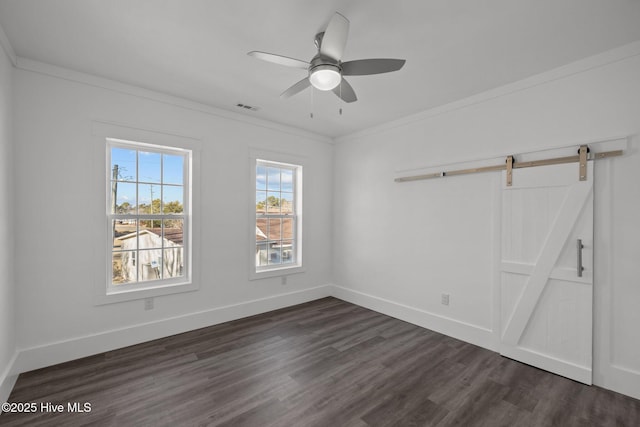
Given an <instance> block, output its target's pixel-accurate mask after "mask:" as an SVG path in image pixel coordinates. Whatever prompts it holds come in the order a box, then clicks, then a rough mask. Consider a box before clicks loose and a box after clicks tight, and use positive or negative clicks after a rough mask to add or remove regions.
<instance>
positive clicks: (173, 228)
mask: <svg viewBox="0 0 640 427" xmlns="http://www.w3.org/2000/svg"><path fill="white" fill-rule="evenodd" d="M163 223H164V229H163V233H164V234H163V236H164V247H165V248H172V247H176V246H182V245H184V234H183V226H184V220H182V219H165V220H164V221H163Z"/></svg>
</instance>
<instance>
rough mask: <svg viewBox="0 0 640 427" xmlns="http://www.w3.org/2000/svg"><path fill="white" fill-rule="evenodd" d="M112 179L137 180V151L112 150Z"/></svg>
mask: <svg viewBox="0 0 640 427" xmlns="http://www.w3.org/2000/svg"><path fill="white" fill-rule="evenodd" d="M110 178H111V179H115V180H118V181H135V180H136V150H129V149H126V148H118V147H112V148H111V176H110Z"/></svg>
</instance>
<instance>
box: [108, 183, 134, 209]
mask: <svg viewBox="0 0 640 427" xmlns="http://www.w3.org/2000/svg"><path fill="white" fill-rule="evenodd" d="M114 197H115V200H116V204H115V206H114V205H113V199H114ZM109 211H110V212H111V213H117V214H127V213H132V214H135V213H136V185H135V184H133V183H128V182H117V181H111V207H110V209H109Z"/></svg>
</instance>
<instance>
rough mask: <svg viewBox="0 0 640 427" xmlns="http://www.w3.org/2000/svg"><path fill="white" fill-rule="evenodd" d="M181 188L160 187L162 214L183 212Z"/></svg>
mask: <svg viewBox="0 0 640 427" xmlns="http://www.w3.org/2000/svg"><path fill="white" fill-rule="evenodd" d="M183 203H184V199H183V194H182V187H181V186H177V185H163V186H162V212H163V213H166V214H172V213H182V212H183V211H184V207H183V205H182V204H183Z"/></svg>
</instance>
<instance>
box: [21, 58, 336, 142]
mask: <svg viewBox="0 0 640 427" xmlns="http://www.w3.org/2000/svg"><path fill="white" fill-rule="evenodd" d="M16 59H17V62H16V65H15V66H16V68H18V69H20V70H25V71H30V72H33V73H38V74H44V75H47V76H51V77H56V78H59V79H62V80H68V81H72V82H76V83H81V84H85V85H88V86H94V87H98V88H102V89H106V90H110V91H113V92H118V93H123V94H126V95H131V96H136V97H138V98H142V99H147V100H151V101H155V102H160V103H163V104H169V105H172V106H175V107H179V108H184V109H187V110H193V111H197V112H200V113H205V114H209V115H212V116H216V117H221V118H225V119H228V120H234V121H238V122H242V123H246V124H250V125H252V126H257V127H262V128H266V129H270V130H275V131H278V132H282V133H287V134H290V135H294V136H299V137H302V138H306V139H311V140H315V141H318V142H323V143H326V144H333V142H334V140H333V138H330V137H328V136H324V135H320V134H317V133H313V132H309V131H305V130H303V129H298V128H296V127H292V126H287V125H283V124H280V123H276V122H272V121H269V120H263V119H258V118H254V117H247V116H244V115H242V114H239V113H236V112H233V111H229V110H225V109H222V108H218V107H214V106H212V105H207V104H203V103H200V102H196V101H191V100H189V99H186V98H181V97H178V96H174V95H169V94H165V93H161V92H156V91H153V90H149V89H144V88H141V87H139V86H134V85H130V84H127V83H121V82H118V81H115V80H111V79H107V78H104V77H98V76H96V75H93V74H87V73H83V72H80V71H75V70H71V69H68V68H63V67H58V66H55V65H51V64H47V63H44V62H40V61H35V60H33V59H28V58H23V57H21V56H18V57H17V58H16Z"/></svg>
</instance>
